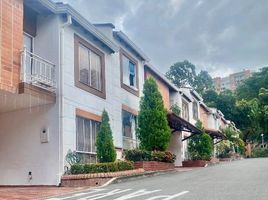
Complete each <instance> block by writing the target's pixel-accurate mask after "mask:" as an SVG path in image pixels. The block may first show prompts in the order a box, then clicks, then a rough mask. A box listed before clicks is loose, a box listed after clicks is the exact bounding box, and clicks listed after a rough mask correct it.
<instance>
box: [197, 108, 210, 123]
mask: <svg viewBox="0 0 268 200" xmlns="http://www.w3.org/2000/svg"><path fill="white" fill-rule="evenodd" d="M199 110H200V121H201V122H202V124H203V126H204V128H209V127H208V113H207V111H206V110H205V109H204V108H203V107H202V106H200V107H199Z"/></svg>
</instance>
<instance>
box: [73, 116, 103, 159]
mask: <svg viewBox="0 0 268 200" xmlns="http://www.w3.org/2000/svg"><path fill="white" fill-rule="evenodd" d="M99 126H100V122H96V121H93V120H89V119H86V118H83V117H79V116H77V117H76V150H77V151H78V152H81V153H88V154H95V153H96V137H97V133H98V130H99Z"/></svg>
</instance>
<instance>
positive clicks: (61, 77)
mask: <svg viewBox="0 0 268 200" xmlns="http://www.w3.org/2000/svg"><path fill="white" fill-rule="evenodd" d="M71 24H72V16H71V15H67V20H66V22H64V23H63V24H61V25H60V67H59V115H60V119H59V179H58V180H59V183H60V178H61V175H62V172H63V170H64V167H63V165H64V158H63V110H64V104H63V98H64V91H63V90H64V75H63V73H64V70H63V67H64V51H65V50H64V29H65V28H66V27H68V26H70V25H71Z"/></svg>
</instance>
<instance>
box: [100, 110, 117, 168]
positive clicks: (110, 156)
mask: <svg viewBox="0 0 268 200" xmlns="http://www.w3.org/2000/svg"><path fill="white" fill-rule="evenodd" d="M109 121H110V120H109V116H108V113H107V112H106V111H105V110H104V111H103V112H102V121H101V125H100V131H99V132H98V135H97V141H96V146H97V158H98V161H99V162H101V163H103V162H114V161H115V159H116V151H115V147H114V144H113V135H112V130H111V127H110V122H109Z"/></svg>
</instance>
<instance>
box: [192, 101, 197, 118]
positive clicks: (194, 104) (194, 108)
mask: <svg viewBox="0 0 268 200" xmlns="http://www.w3.org/2000/svg"><path fill="white" fill-rule="evenodd" d="M193 118H194V119H195V120H198V104H197V102H196V101H194V102H193Z"/></svg>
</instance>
